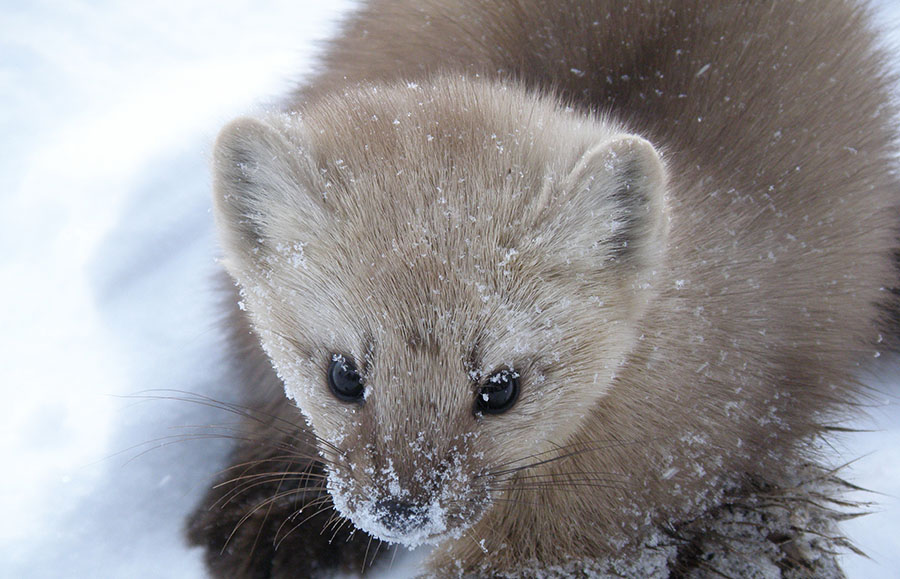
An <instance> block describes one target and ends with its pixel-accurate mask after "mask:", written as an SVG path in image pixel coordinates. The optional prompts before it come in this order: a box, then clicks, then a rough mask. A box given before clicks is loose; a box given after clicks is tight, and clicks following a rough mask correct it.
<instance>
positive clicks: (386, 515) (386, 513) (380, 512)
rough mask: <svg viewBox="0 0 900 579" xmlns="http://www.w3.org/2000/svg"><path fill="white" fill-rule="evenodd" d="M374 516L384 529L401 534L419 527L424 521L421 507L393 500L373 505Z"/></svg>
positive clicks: (423, 512)
mask: <svg viewBox="0 0 900 579" xmlns="http://www.w3.org/2000/svg"><path fill="white" fill-rule="evenodd" d="M375 514H376V515H377V516H378V519H379V520H380V521H381V523H382V524H383V525H384V526H385V527H388V528H389V529H394V530H396V531H399V532H401V533H403V532H407V531H410V530H412V529H415V528H418V527H421V526H422V525H423V524H424V523H425V519H426V516H425V511H424V510H423V509H422V507H419V506H416V505H415V504H413V503H407V502H404V501H397V500H393V499H388V500H383V501H378V502H377V503H375Z"/></svg>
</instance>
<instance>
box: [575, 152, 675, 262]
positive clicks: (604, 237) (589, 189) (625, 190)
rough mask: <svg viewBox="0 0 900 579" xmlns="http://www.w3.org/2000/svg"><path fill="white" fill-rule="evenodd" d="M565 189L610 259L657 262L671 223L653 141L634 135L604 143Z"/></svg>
mask: <svg viewBox="0 0 900 579" xmlns="http://www.w3.org/2000/svg"><path fill="white" fill-rule="evenodd" d="M565 187H566V189H567V190H568V191H569V192H570V194H571V195H572V196H573V202H574V204H575V207H576V208H577V210H578V211H582V212H586V213H587V215H588V216H589V225H588V227H589V228H590V229H592V230H593V231H592V234H593V235H592V237H594V239H595V240H596V241H599V242H600V243H602V244H603V245H605V246H606V247H607V248H608V250H609V252H610V257H612V258H614V259H615V260H616V261H617V262H619V263H624V264H629V265H631V266H634V267H637V268H639V269H645V268H654V267H655V266H656V264H657V263H658V260H659V259H660V258H661V254H662V251H663V247H664V246H665V241H666V234H667V231H668V224H667V219H666V209H665V191H666V178H665V169H664V167H663V164H662V160H661V159H660V157H659V154H658V153H657V152H656V149H654V148H653V145H651V144H650V143H649V142H648V141H646V140H645V139H642V138H640V137H637V136H634V135H621V136H616V137H613V138H612V139H609V140H607V141H604V142H602V143H599V144H597V145H595V146H594V147H592V148H591V149H588V151H587V152H586V153H585V154H584V155H583V156H582V158H581V159H580V160H579V162H578V164H577V165H576V166H575V168H574V169H573V170H572V172H571V173H570V174H569V176H568V177H567V178H566V182H565Z"/></svg>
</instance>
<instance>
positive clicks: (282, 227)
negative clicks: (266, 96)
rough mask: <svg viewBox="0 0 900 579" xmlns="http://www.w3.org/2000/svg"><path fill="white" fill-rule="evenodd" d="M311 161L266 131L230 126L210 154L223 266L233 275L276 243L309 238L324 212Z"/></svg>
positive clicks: (256, 125) (251, 123) (250, 124)
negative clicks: (211, 154) (272, 242)
mask: <svg viewBox="0 0 900 579" xmlns="http://www.w3.org/2000/svg"><path fill="white" fill-rule="evenodd" d="M315 183H316V175H315V171H314V170H313V168H312V161H311V160H310V159H309V157H308V155H307V154H306V153H305V152H304V151H302V150H301V148H300V147H299V146H297V145H296V144H294V143H292V142H291V141H289V140H288V139H287V137H285V136H284V135H283V134H282V133H280V132H279V131H277V130H276V129H274V128H273V127H271V126H270V125H268V124H266V123H264V122H262V121H259V120H256V119H251V118H241V119H237V120H235V121H232V122H231V123H229V124H228V125H226V126H225V128H223V129H222V131H221V132H220V133H219V137H218V138H217V139H216V144H215V149H214V153H213V213H214V215H215V220H216V227H217V229H218V231H219V236H220V239H221V242H222V245H223V249H224V252H225V266H226V267H227V268H228V270H229V271H230V272H231V273H232V275H235V277H238V276H237V273H238V272H239V271H241V270H244V269H246V268H247V267H249V266H251V265H253V263H255V262H258V261H259V260H260V259H262V258H263V257H264V255H265V250H266V249H271V247H269V246H270V242H271V241H272V240H274V239H292V238H293V239H296V238H303V237H309V236H311V232H312V230H313V229H314V228H315V227H316V225H317V224H320V223H321V222H322V219H323V217H324V214H325V207H324V205H323V204H322V201H321V199H320V198H318V197H317V194H316V193H314V192H315V191H321V190H322V189H321V188H320V187H316V186H315Z"/></svg>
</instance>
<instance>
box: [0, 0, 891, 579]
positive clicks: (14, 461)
mask: <svg viewBox="0 0 900 579" xmlns="http://www.w3.org/2000/svg"><path fill="white" fill-rule="evenodd" d="M349 6H351V2H350V1H349V0H344V1H342V2H329V3H323V2H312V1H307V2H294V1H291V0H260V1H255V2H252V1H250V0H228V1H220V0H178V1H175V0H160V1H158V2H154V3H134V2H126V1H125V0H95V1H93V2H84V1H78V0H65V1H63V2H55V3H54V2H48V1H46V0H38V1H35V2H31V3H27V4H13V3H7V4H6V5H4V6H3V8H2V9H0V14H2V17H0V54H2V58H0V87H2V90H0V127H2V130H0V135H2V136H0V166H2V171H0V190H2V192H3V193H2V195H3V197H2V203H3V206H2V207H3V211H2V212H0V243H2V247H3V249H4V251H3V252H2V258H0V276H2V277H0V279H2V282H3V283H2V284H0V303H3V304H4V306H5V307H4V308H3V309H2V311H0V327H2V328H3V331H2V333H0V392H2V396H3V399H4V401H5V402H6V403H5V404H4V405H3V409H2V414H0V455H2V456H3V457H4V472H5V473H6V474H5V476H4V477H3V479H2V482H0V512H2V513H3V517H2V518H0V576H2V577H20V578H32V577H33V578H43V577H58V576H68V577H133V578H141V577H160V576H165V577H185V578H194V577H202V576H204V572H203V567H202V560H201V553H200V552H199V551H198V550H191V549H189V548H188V547H187V546H186V545H185V544H184V543H183V541H182V539H181V525H182V519H183V517H184V515H185V513H186V512H187V511H188V510H189V509H190V508H191V507H192V506H193V504H194V503H195V502H196V501H197V500H198V499H199V497H200V495H201V493H202V492H203V490H204V488H205V486H206V485H208V481H209V478H208V477H209V475H210V473H211V472H214V471H215V470H216V469H217V468H218V467H219V465H221V463H222V461H223V459H224V454H225V452H226V450H227V443H225V442H224V441H217V440H204V439H200V440H196V439H194V436H193V435H194V434H196V433H197V432H198V431H197V430H193V429H191V428H189V426H188V425H202V424H210V423H213V422H217V421H221V420H222V417H221V414H218V413H215V412H214V411H212V410H211V409H209V408H206V407H204V406H202V405H197V404H189V403H185V402H183V401H179V400H175V399H169V398H172V397H175V398H177V396H178V395H177V394H166V393H160V392H155V393H154V392H148V391H152V390H154V389H176V390H183V391H189V392H199V393H203V394H206V395H209V396H213V397H222V398H227V397H228V392H229V390H228V388H229V385H228V384H225V383H222V381H221V380H219V379H218V378H219V374H218V368H219V367H220V364H221V358H220V356H221V352H220V347H221V341H220V338H221V336H220V335H219V333H218V330H217V329H216V321H217V315H218V313H217V312H218V308H217V304H216V301H215V300H216V298H215V291H214V286H213V284H212V282H211V278H212V276H213V274H214V272H216V271H217V270H218V267H219V266H218V265H217V264H216V263H215V262H214V260H213V256H214V255H215V254H216V249H215V241H214V237H213V232H212V219H211V216H210V214H209V197H208V190H209V178H208V168H207V165H208V156H209V150H210V143H211V141H212V139H213V137H214V136H215V133H216V131H217V130H218V128H219V127H221V126H222V125H223V124H224V123H225V122H226V121H227V120H229V119H230V118H232V117H234V116H236V115H239V114H241V113H242V112H246V111H249V110H252V109H253V107H254V106H258V105H260V104H262V103H263V102H264V101H262V100H260V99H265V98H267V97H271V96H277V95H279V94H282V93H284V92H285V91H286V90H287V89H288V88H289V87H290V86H291V82H292V81H294V80H296V79H297V78H299V76H300V75H301V74H302V73H303V72H304V71H307V70H308V69H309V66H310V63H311V62H312V61H311V59H310V55H311V54H312V52H313V44H314V42H315V41H316V40H317V39H321V38H323V37H326V36H327V35H328V34H329V33H331V32H332V31H333V30H334V28H333V24H334V20H335V18H336V17H337V15H339V14H340V13H341V12H342V11H344V10H346V9H347V8H348V7H349ZM879 7H880V9H881V10H882V11H883V14H885V15H891V16H892V17H895V18H900V5H898V3H896V2H893V1H892V0H882V2H881V3H880V5H879ZM885 22H888V21H885ZM893 22H900V19H898V20H894V21H893ZM885 27H886V28H890V29H891V31H894V30H898V29H900V27H897V26H894V25H891V26H888V25H887V24H885ZM896 36H897V40H898V42H897V43H896V44H897V46H900V34H897V35H896ZM898 53H900V51H898ZM898 62H900V58H898ZM702 72H705V70H701V72H700V73H698V74H702ZM300 256H301V258H302V253H301V254H300ZM884 358H886V356H885V357H882V360H883V359H884ZM879 361H881V360H879ZM879 368H880V369H879V370H878V373H877V376H876V377H875V378H871V379H870V381H871V382H873V383H874V384H875V385H876V386H877V387H878V388H879V389H880V390H881V391H882V392H884V393H885V394H884V402H883V403H880V404H879V408H876V409H873V412H872V414H873V420H872V421H871V422H869V421H863V422H861V423H860V427H862V428H869V429H873V431H872V432H867V433H859V434H853V435H850V436H847V437H846V439H845V440H844V441H843V443H842V445H839V446H838V447H837V451H838V453H839V456H840V457H843V459H844V460H852V459H856V458H858V457H861V458H859V460H857V461H856V462H855V463H854V464H853V465H852V466H851V467H850V468H851V470H850V471H849V472H850V474H849V475H848V476H850V477H851V478H852V480H853V481H855V482H857V483H858V484H860V485H862V486H865V487H867V488H870V489H873V490H876V491H879V492H880V493H883V494H874V495H865V499H864V500H872V501H874V502H876V503H877V505H878V506H877V510H878V512H876V513H875V514H872V515H869V516H866V517H862V518H859V519H856V520H853V521H850V522H848V523H847V524H846V525H845V529H847V531H848V532H849V533H850V535H851V537H853V538H854V539H855V540H856V542H857V544H858V545H859V546H860V547H861V548H863V549H864V550H865V551H867V552H868V553H869V554H870V556H871V557H872V559H871V560H865V559H862V558H860V557H848V558H847V560H846V561H845V566H846V570H847V572H848V574H849V576H850V577H866V578H877V577H894V576H896V569H900V500H898V498H897V497H900V404H898V393H900V386H898V384H897V382H898V380H897V379H896V377H897V376H898V375H900V372H898V371H897V370H895V369H891V367H890V366H889V364H888V363H887V362H885V363H883V364H882V365H881V366H880V367H879ZM419 557H421V555H419ZM415 568H416V560H415V558H414V559H412V560H409V561H402V560H400V559H399V557H398V561H397V562H396V563H395V564H394V566H393V568H392V570H390V571H388V572H386V573H387V575H388V576H392V577H406V576H411V575H412V574H414V570H415Z"/></svg>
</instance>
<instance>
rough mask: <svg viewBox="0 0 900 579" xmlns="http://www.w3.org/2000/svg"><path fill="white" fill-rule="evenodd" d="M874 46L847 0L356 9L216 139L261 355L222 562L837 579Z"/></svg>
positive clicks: (863, 245)
mask: <svg viewBox="0 0 900 579" xmlns="http://www.w3.org/2000/svg"><path fill="white" fill-rule="evenodd" d="M885 62H886V59H885V56H884V54H882V52H881V51H880V50H879V48H878V43H877V39H876V37H875V35H874V33H873V32H872V30H871V28H870V25H869V22H868V14H867V12H866V10H865V8H864V7H863V6H861V5H860V4H859V3H857V2H850V1H842V0H822V1H820V2H818V3H817V4H816V6H815V10H812V9H811V7H810V6H808V5H806V4H803V3H801V2H794V1H786V0H779V1H773V2H765V3H761V2H743V1H737V0H734V1H726V0H719V1H709V0H705V1H702V2H701V1H699V0H680V1H677V2H676V1H665V0H655V1H649V0H648V1H642V0H631V1H618V2H604V1H596V2H584V1H581V2H576V1H558V2H537V1H530V2H529V1H524V0H523V1H512V0H503V1H496V0H494V1H486V0H485V1H476V0H458V1H455V2H445V1H441V2H438V1H430V0H424V1H423V0H418V1H416V2H412V1H408V0H407V1H402V0H383V1H370V2H367V3H365V4H364V5H363V6H362V7H361V8H360V10H359V12H358V13H357V14H356V15H354V16H353V17H352V18H351V19H350V20H349V21H348V22H347V23H346V24H345V25H344V27H343V30H342V33H341V34H340V35H339V37H338V38H336V39H335V40H333V41H332V42H331V44H330V46H329V48H328V50H327V51H326V53H325V55H324V57H323V60H322V64H321V67H320V72H319V73H317V74H316V75H314V77H313V78H312V79H311V81H310V82H309V83H308V84H306V85H305V86H304V87H302V88H300V89H299V90H298V91H297V92H296V93H295V94H294V95H293V96H292V97H291V99H290V100H289V101H288V102H287V104H286V106H285V108H284V110H282V111H277V112H273V113H271V114H270V115H268V116H266V117H265V118H261V119H239V120H237V121H234V122H233V123H232V124H230V125H228V126H227V127H226V128H225V129H223V131H222V133H221V135H220V136H219V139H218V141H217V144H216V148H215V159H214V190H215V194H214V207H215V211H214V213H215V218H216V223H217V227H218V229H219V232H220V237H221V241H222V248H223V253H224V260H223V261H224V264H225V267H226V269H227V271H228V273H229V274H230V275H231V276H232V278H233V279H234V280H235V281H236V282H237V284H238V285H239V287H240V300H241V302H242V307H244V308H245V309H246V314H244V313H236V314H235V316H234V317H233V318H232V326H233V328H234V331H235V335H236V343H237V344H238V345H236V346H235V357H236V361H237V363H238V365H242V366H243V367H244V368H251V369H254V371H253V372H252V373H245V374H243V380H244V383H245V384H246V389H247V394H248V396H249V397H250V399H251V401H250V402H249V403H248V407H249V408H250V411H249V412H250V417H248V418H247V419H246V421H245V427H246V430H247V436H246V440H245V441H244V442H243V443H242V444H241V445H240V446H239V447H238V449H237V450H236V451H235V455H234V463H235V464H234V467H233V470H231V471H229V472H228V473H226V474H225V475H223V482H224V483H225V484H223V485H221V486H218V487H216V488H215V489H213V490H212V491H210V494H209V496H208V497H207V498H206V499H205V500H204V502H203V503H202V505H201V506H200V508H199V510H198V512H197V513H196V514H195V515H194V517H193V519H192V522H191V530H190V536H191V540H192V541H193V542H194V543H195V544H202V545H205V546H207V548H208V551H207V558H208V561H209V563H210V569H211V570H212V571H213V572H214V573H216V574H217V575H219V576H228V577H270V576H271V577H295V576H296V577H303V576H307V575H308V574H309V573H312V572H319V571H323V572H324V571H325V570H328V569H334V568H338V567H344V568H351V569H356V570H365V569H366V568H367V565H368V564H369V563H370V562H371V560H373V559H374V558H375V555H376V551H377V549H376V547H374V546H372V543H371V539H370V537H374V538H375V539H377V540H378V541H384V542H388V543H399V544H402V545H406V546H415V545H418V544H422V543H431V544H435V545H436V549H435V551H434V553H433V554H432V555H431V558H430V559H429V562H428V565H429V567H428V569H429V572H430V573H433V574H435V575H437V576H455V575H461V576H529V575H534V576H537V575H539V574H541V573H543V575H541V576H547V575H554V574H556V575H569V574H576V575H577V574H581V573H587V572H590V573H595V574H613V575H617V576H633V577H643V576H648V575H654V576H671V577H683V576H709V575H715V574H725V575H741V576H746V575H752V574H762V575H763V576H772V575H777V574H782V575H783V576H786V577H788V576H789V577H803V576H817V577H822V576H840V570H839V568H838V566H837V564H836V562H835V558H834V556H833V552H834V550H836V549H841V548H844V549H846V548H848V544H849V543H848V542H847V541H846V540H844V539H842V538H840V537H839V535H838V534H837V533H836V531H835V530H834V524H835V520H836V519H837V515H836V514H834V513H833V512H832V511H831V510H830V509H829V508H828V505H827V504H826V503H827V501H828V500H835V501H837V500H839V497H840V488H841V483H840V482H839V481H838V480H837V479H836V478H835V477H834V476H833V474H832V473H830V472H829V471H827V470H826V469H823V468H822V467H820V466H817V464H818V456H817V453H816V451H815V442H816V440H817V439H818V438H819V437H821V436H823V435H826V434H827V430H828V427H829V425H833V424H836V423H837V421H839V420H841V419H843V418H846V417H847V416H849V415H852V412H853V407H854V405H855V403H856V402H858V400H859V398H860V396H861V395H862V394H863V392H862V388H861V386H860V385H859V384H858V383H857V382H856V380H855V378H854V372H855V371H856V370H857V368H858V367H859V364H861V363H862V362H864V361H866V360H868V359H870V358H872V357H873V356H875V355H876V353H877V352H878V349H879V348H881V347H882V346H883V344H882V342H883V341H884V340H885V339H886V338H885V336H886V335H887V334H886V332H887V327H886V323H887V318H888V316H887V315H886V313H885V312H888V311H891V310H892V309H893V308H895V304H894V303H893V301H892V300H894V299H895V297H894V294H893V292H891V291H886V288H893V287H897V270H896V267H895V262H894V258H893V255H894V252H895V250H896V247H897V243H896V234H897V231H896V229H897V208H898V207H897V206H898V201H900V193H898V192H900V188H898V183H897V178H896V155H897V149H896V144H895V143H896V134H895V129H894V127H895V125H896V122H895V120H896V110H895V107H894V105H893V104H892V101H891V98H890V88H891V83H892V79H891V78H890V77H889V75H888V74H887V72H886V70H887V67H886V65H885ZM251 327H252V332H253V333H252V334H251V330H250V328H251ZM258 344H260V345H261V347H260V346H259V345H258ZM268 360H271V363H272V364H273V365H274V368H275V370H276V371H277V374H278V377H277V378H276V376H275V375H274V373H272V372H271V371H269V370H267V369H266V368H267V364H268ZM282 383H283V386H284V392H286V393H287V397H284V396H283V395H282V394H281V385H282ZM297 409H299V412H298V410H297ZM300 412H302V418H301V416H300ZM269 469H271V470H269ZM235 472H238V473H240V474H239V475H238V476H235V474H234V473H235ZM303 473H308V476H299V475H301V474H303ZM248 474H249V475H250V476H251V478H250V479H248V478H246V475H248ZM253 477H255V478H253ZM248 482H250V484H249V485H248V484H247V483H248ZM811 498H816V500H815V501H811V500H810V499H811ZM819 499H821V500H819ZM307 513H309V515H307ZM295 521H296V524H295ZM285 529H290V532H289V533H288V534H287V537H288V538H287V539H285V538H284V535H283V534H282V532H283V531H284V530H285ZM332 535H334V540H332V541H328V540H323V538H326V539H327V538H330V537H332ZM829 537H831V538H829ZM281 539H283V542H282V541H281ZM378 541H376V543H377V542H378ZM276 547H277V548H276ZM766 574H768V575H766Z"/></svg>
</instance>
